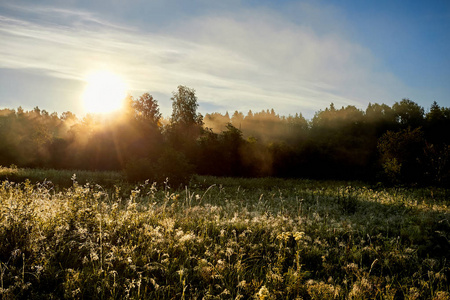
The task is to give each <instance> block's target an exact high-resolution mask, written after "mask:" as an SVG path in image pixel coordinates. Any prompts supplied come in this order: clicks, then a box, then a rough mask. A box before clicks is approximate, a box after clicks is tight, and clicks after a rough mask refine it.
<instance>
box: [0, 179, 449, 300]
mask: <svg viewBox="0 0 450 300" xmlns="http://www.w3.org/2000/svg"><path fill="white" fill-rule="evenodd" d="M77 178H78V175H77V177H73V178H69V180H70V181H71V182H72V185H71V186H70V187H69V188H64V187H58V186H55V185H54V184H53V183H48V182H46V183H38V184H32V183H31V182H30V181H25V182H23V183H14V182H11V181H8V180H5V181H3V182H2V183H1V185H0V216H1V219H0V240H1V241H2V243H1V246H0V266H1V268H0V271H1V273H0V274H1V287H0V288H1V295H2V297H3V298H4V299H11V298H20V297H22V298H42V299H48V298H76V299H79V298H104V299H105V298H106V299H124V298H133V299H140V298H143V299H183V298H184V299H252V298H253V299H254V298H256V299H296V298H299V299H300V298H303V299H367V298H377V299H394V298H395V299H397V297H401V298H405V299H448V298H449V297H450V293H449V292H450V291H449V283H448V278H449V275H450V271H449V266H450V265H449V259H450V243H449V239H450V223H449V216H450V213H449V209H448V205H449V200H448V199H447V198H446V195H447V194H446V193H447V191H446V190H442V189H440V190H438V189H398V188H397V189H393V188H392V189H384V188H381V187H378V188H370V187H365V186H364V185H363V183H349V182H319V181H308V180H280V179H249V180H244V179H229V178H213V177H197V178H195V179H194V180H193V181H192V182H191V183H190V185H189V186H188V187H186V188H185V189H184V190H172V189H171V188H170V187H169V186H168V184H166V185H161V186H158V185H156V184H151V183H146V184H142V185H137V186H135V187H134V188H133V189H132V190H131V191H130V192H128V191H126V192H124V191H123V190H122V187H121V186H120V185H116V186H115V187H112V188H105V187H102V186H100V185H96V184H95V183H94V182H91V183H88V184H81V183H78V182H79V181H78V179H77Z"/></svg>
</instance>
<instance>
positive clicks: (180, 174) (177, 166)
mask: <svg viewBox="0 0 450 300" xmlns="http://www.w3.org/2000/svg"><path fill="white" fill-rule="evenodd" d="M156 174H157V178H156V179H157V181H158V182H163V181H165V180H166V178H169V183H170V184H171V185H173V186H179V185H181V184H186V183H187V182H188V181H189V179H190V178H191V176H192V175H193V174H194V166H193V165H192V164H190V163H189V161H188V159H187V158H186V156H185V155H184V154H183V153H181V152H178V151H176V150H174V149H172V148H167V149H166V150H165V151H163V153H162V155H161V157H160V158H159V159H158V161H157V163H156Z"/></svg>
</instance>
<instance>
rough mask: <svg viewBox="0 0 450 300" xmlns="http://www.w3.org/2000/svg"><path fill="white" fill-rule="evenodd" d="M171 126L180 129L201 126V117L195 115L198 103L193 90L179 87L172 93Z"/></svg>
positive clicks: (198, 114)
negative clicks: (176, 126)
mask: <svg viewBox="0 0 450 300" xmlns="http://www.w3.org/2000/svg"><path fill="white" fill-rule="evenodd" d="M171 99H172V118H171V124H172V125H178V126H182V127H190V126H195V125H197V126H202V125H203V116H202V115H201V114H200V113H197V108H198V103H197V96H196V95H195V90H194V89H191V88H188V87H187V86H183V85H179V86H178V90H177V91H176V92H174V93H173V97H172V98H171Z"/></svg>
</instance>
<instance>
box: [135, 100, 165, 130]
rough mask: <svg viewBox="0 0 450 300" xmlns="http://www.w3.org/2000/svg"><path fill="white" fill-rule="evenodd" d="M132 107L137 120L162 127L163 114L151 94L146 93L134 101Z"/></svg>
mask: <svg viewBox="0 0 450 300" xmlns="http://www.w3.org/2000/svg"><path fill="white" fill-rule="evenodd" d="M132 107H133V109H134V115H135V118H136V119H137V120H140V121H145V122H147V123H150V124H152V125H155V126H159V125H160V119H161V113H160V112H159V106H158V101H156V100H155V99H153V96H152V95H150V94H149V93H145V94H143V95H142V96H140V97H139V99H137V100H135V101H133V103H132Z"/></svg>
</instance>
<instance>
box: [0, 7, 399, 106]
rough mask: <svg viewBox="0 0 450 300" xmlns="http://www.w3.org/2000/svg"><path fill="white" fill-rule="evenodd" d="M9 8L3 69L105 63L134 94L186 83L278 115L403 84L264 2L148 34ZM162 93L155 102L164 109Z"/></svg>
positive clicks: (90, 17) (75, 13)
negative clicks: (270, 109)
mask: <svg viewBox="0 0 450 300" xmlns="http://www.w3.org/2000/svg"><path fill="white" fill-rule="evenodd" d="M11 9H13V10H14V11H15V12H16V13H15V14H11V15H1V13H0V39H1V40H2V44H1V46H0V67H1V68H10V69H15V68H32V69H38V70H41V71H43V72H45V73H46V74H48V75H51V76H55V77H63V78H68V79H73V80H83V78H84V76H85V74H87V73H88V72H89V71H90V70H92V69H96V68H102V67H105V66H106V67H109V68H111V69H112V70H113V71H116V72H118V73H120V74H121V75H122V76H123V77H124V78H127V80H128V83H129V86H130V88H131V89H132V91H133V93H135V94H139V93H143V92H147V91H149V92H150V93H158V94H164V95H169V94H170V92H171V91H172V90H174V89H175V88H176V86H177V85H179V84H185V85H188V86H190V87H193V88H195V89H196V90H197V92H198V96H199V100H200V102H201V103H202V102H204V103H208V106H209V107H217V108H220V109H221V110H234V109H238V110H242V111H246V110H248V109H253V110H261V109H265V108H272V107H273V108H275V110H276V111H278V112H280V113H283V114H289V113H295V112H305V111H306V112H307V113H308V112H309V113H312V112H314V111H317V110H318V109H322V108H324V107H326V106H327V105H328V104H329V103H330V102H334V103H335V104H336V105H349V104H351V105H357V106H364V105H362V103H365V102H367V101H369V100H372V101H390V100H398V98H395V97H399V95H400V94H402V92H403V91H402V90H404V89H405V87H404V86H403V85H402V83H401V82H400V80H398V79H397V78H395V76H393V75H392V74H390V73H389V72H387V71H386V70H383V68H381V67H380V65H381V64H380V62H378V61H377V59H376V58H375V57H374V56H373V54H372V53H371V52H370V51H369V50H368V49H365V48H364V47H362V46H360V45H358V44H356V43H354V42H352V41H351V40H350V38H349V37H348V36H347V35H346V34H343V33H341V32H339V31H336V32H324V31H321V32H318V31H315V30H314V28H312V27H310V26H308V25H299V24H296V23H295V22H292V21H290V20H288V19H284V18H283V17H282V16H281V15H279V14H276V13H274V12H273V11H268V10H267V9H253V10H249V9H244V8H243V9H241V10H240V11H239V12H238V13H233V14H231V13H229V12H228V13H227V12H224V13H215V14H214V16H209V15H203V16H196V17H195V18H192V19H188V18H185V19H183V21H182V22H174V23H173V25H172V26H169V27H167V28H159V29H158V30H155V31H153V32H152V31H148V30H146V31H144V30H141V29H139V28H138V27H133V26H130V25H123V24H115V23H113V22H110V21H106V20H104V19H102V18H101V16H99V15H96V14H94V13H92V12H86V11H83V10H69V9H60V8H54V7H43V6H35V7H32V8H24V7H17V6H15V7H13V8H11ZM315 13H316V14H319V11H318V10H317V11H315ZM327 13H330V12H329V11H327ZM318 17H319V16H318ZM76 92H78V93H80V94H81V92H82V91H76ZM168 99H169V96H167V99H165V101H160V104H161V105H162V106H164V107H165V109H166V111H167V110H168V109H169V107H170V103H169V101H168ZM164 107H163V109H164Z"/></svg>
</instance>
